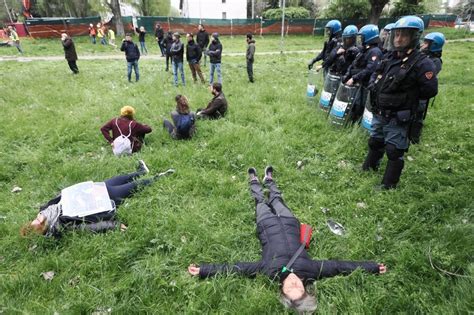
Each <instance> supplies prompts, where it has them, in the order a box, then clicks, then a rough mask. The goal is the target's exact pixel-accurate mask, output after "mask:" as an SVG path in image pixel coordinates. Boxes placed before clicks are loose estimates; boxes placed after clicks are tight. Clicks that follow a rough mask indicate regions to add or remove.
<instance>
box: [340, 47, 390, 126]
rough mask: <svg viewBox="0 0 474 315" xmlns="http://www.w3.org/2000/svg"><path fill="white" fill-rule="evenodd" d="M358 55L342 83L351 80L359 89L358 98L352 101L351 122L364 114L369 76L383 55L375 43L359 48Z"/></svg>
mask: <svg viewBox="0 0 474 315" xmlns="http://www.w3.org/2000/svg"><path fill="white" fill-rule="evenodd" d="M359 50H360V52H359V55H358V56H357V57H356V58H355V60H354V62H353V63H352V65H350V66H349V69H348V70H347V73H346V75H345V77H344V78H343V82H344V83H345V82H347V81H348V80H349V79H351V78H352V80H353V81H354V84H360V85H361V87H362V88H361V89H360V93H359V97H357V99H356V100H355V101H354V108H353V110H352V113H351V115H352V118H351V119H352V121H353V122H355V121H357V120H358V119H359V118H360V117H361V116H362V113H363V112H364V105H365V101H366V99H367V93H368V91H367V86H368V84H369V81H370V76H371V75H372V73H374V71H375V70H376V69H377V67H378V65H379V63H380V61H381V59H382V57H383V54H382V51H381V50H380V48H379V47H378V44H377V43H374V44H371V45H366V46H363V47H360V48H359Z"/></svg>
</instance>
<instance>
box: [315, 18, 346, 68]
mask: <svg viewBox="0 0 474 315" xmlns="http://www.w3.org/2000/svg"><path fill="white" fill-rule="evenodd" d="M341 33H342V25H341V22H340V21H338V20H331V21H329V22H327V23H326V26H325V28H324V36H325V38H326V41H325V42H324V47H323V50H321V52H320V53H319V55H317V56H316V57H315V58H314V59H312V60H311V61H310V62H309V63H308V69H309V70H311V69H312V68H313V65H314V64H315V63H316V62H318V61H320V60H322V61H323V63H322V65H321V67H322V68H323V70H324V77H326V75H327V73H328V70H329V65H328V64H327V63H326V62H327V61H328V58H329V55H330V53H331V51H332V50H333V49H334V48H335V47H336V46H337V44H338V43H339V42H340V41H341ZM321 67H320V68H321Z"/></svg>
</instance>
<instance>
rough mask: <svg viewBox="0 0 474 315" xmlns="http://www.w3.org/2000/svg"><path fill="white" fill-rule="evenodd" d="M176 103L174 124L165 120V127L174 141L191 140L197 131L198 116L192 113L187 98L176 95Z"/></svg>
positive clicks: (173, 112)
mask: <svg viewBox="0 0 474 315" xmlns="http://www.w3.org/2000/svg"><path fill="white" fill-rule="evenodd" d="M175 101H176V110H175V111H172V112H171V118H172V119H173V123H171V121H169V120H167V119H165V120H164V121H163V127H165V128H166V129H167V130H168V133H169V134H170V136H171V138H173V139H176V140H181V139H191V138H192V136H193V135H194V133H195V131H196V125H195V121H196V115H195V114H194V113H193V112H191V110H190V108H189V103H188V99H187V98H186V96H184V95H176V97H175Z"/></svg>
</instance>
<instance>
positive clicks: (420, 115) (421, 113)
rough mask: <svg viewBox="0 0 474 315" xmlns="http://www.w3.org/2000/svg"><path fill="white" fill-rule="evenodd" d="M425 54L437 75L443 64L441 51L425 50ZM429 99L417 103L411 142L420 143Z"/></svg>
mask: <svg viewBox="0 0 474 315" xmlns="http://www.w3.org/2000/svg"><path fill="white" fill-rule="evenodd" d="M426 55H427V56H428V58H430V59H431V61H433V65H434V69H435V73H436V76H438V74H439V72H440V71H441V68H442V64H443V61H442V60H441V53H438V52H435V53H433V52H427V53H426ZM429 101H430V100H425V99H420V102H419V104H418V109H417V111H416V114H415V118H414V121H413V125H412V127H411V131H410V141H411V142H412V143H413V144H418V143H420V137H421V131H422V129H423V121H424V120H425V117H426V112H427V110H428V105H429V104H428V103H429Z"/></svg>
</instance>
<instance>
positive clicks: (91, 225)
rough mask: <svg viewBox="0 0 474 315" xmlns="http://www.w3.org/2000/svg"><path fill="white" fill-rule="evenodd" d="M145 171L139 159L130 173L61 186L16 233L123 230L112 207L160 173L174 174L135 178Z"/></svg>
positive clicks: (114, 207) (146, 171) (49, 233)
mask: <svg viewBox="0 0 474 315" xmlns="http://www.w3.org/2000/svg"><path fill="white" fill-rule="evenodd" d="M147 173H149V170H148V167H147V166H146V164H145V162H144V161H142V160H140V161H139V165H138V169H137V171H136V172H134V173H131V174H126V175H120V176H115V177H113V178H111V179H108V180H105V181H104V182H98V183H94V182H91V181H90V182H84V183H80V184H76V185H74V186H70V187H68V188H65V189H63V190H62V191H61V194H59V196H57V197H56V198H54V199H51V200H50V201H48V203H46V204H45V205H43V206H41V207H40V211H39V213H38V215H37V216H36V219H34V220H33V221H31V222H30V223H27V224H26V225H25V226H23V227H22V228H21V231H20V233H21V235H22V236H26V235H29V234H30V233H32V232H33V233H38V234H43V235H46V236H54V237H59V236H61V232H62V231H63V230H65V229H73V230H87V231H91V232H105V231H108V230H113V229H118V228H120V230H122V231H125V230H126V229H127V227H126V226H125V225H124V224H121V223H120V222H119V221H117V220H116V219H115V212H116V211H115V210H116V207H118V206H119V205H120V204H121V203H122V202H123V200H124V199H125V198H128V197H130V196H132V195H133V194H134V193H135V192H136V191H137V190H138V189H139V188H142V187H144V186H148V185H151V184H152V183H154V182H155V181H156V180H157V179H158V178H160V177H161V176H163V175H167V174H169V173H174V170H173V169H169V170H168V171H166V172H164V173H160V174H158V175H155V176H154V177H152V178H149V179H141V180H137V178H138V177H140V176H142V175H145V174H147Z"/></svg>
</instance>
